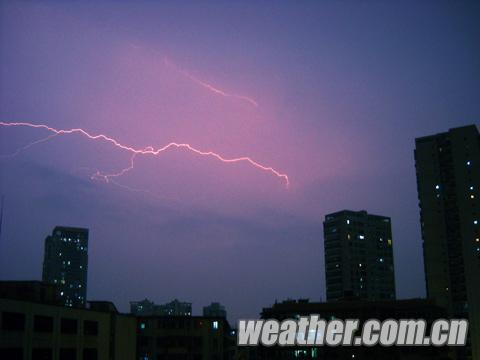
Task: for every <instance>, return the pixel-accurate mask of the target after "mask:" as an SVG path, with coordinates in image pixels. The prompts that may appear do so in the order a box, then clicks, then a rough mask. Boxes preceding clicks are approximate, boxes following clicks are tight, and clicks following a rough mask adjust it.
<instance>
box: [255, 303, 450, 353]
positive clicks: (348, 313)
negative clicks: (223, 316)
mask: <svg viewBox="0 0 480 360" xmlns="http://www.w3.org/2000/svg"><path fill="white" fill-rule="evenodd" d="M312 314H316V315H320V317H321V318H323V319H326V320H333V319H342V320H345V319H359V322H360V325H359V329H362V327H363V324H364V322H365V321H367V320H368V319H379V320H381V321H383V320H386V319H424V320H425V321H426V323H427V329H430V327H431V324H432V323H433V322H434V321H435V320H436V319H438V318H443V317H445V310H444V309H443V308H442V307H440V306H437V305H436V304H435V303H434V301H433V300H425V299H409V300H383V301H364V300H339V301H330V302H326V303H321V302H310V301H309V300H308V299H300V300H286V301H283V302H277V303H275V304H274V305H272V306H270V307H267V308H264V309H263V311H262V313H261V318H262V319H276V320H279V321H282V320H286V319H299V318H300V317H301V316H310V315H312ZM427 331H429V330H427ZM359 333H360V331H359V332H358V333H356V335H358V334H359ZM256 350H257V352H258V354H257V357H256V359H261V360H276V359H292V360H293V359H328V360H331V359H335V360H337V359H338V360H352V359H353V360H357V359H360V360H385V359H389V360H420V359H421V360H444V359H445V360H448V359H451V357H450V355H451V353H452V349H451V348H449V347H448V346H440V347H436V346H381V345H375V346H325V345H323V346H305V345H297V346H279V345H274V346H259V347H258V348H256Z"/></svg>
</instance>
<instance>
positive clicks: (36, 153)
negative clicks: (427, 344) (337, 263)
mask: <svg viewBox="0 0 480 360" xmlns="http://www.w3.org/2000/svg"><path fill="white" fill-rule="evenodd" d="M140 6H141V7H140V10H141V11H138V12H136V11H130V10H133V7H132V6H131V5H129V4H125V5H124V6H123V7H120V8H118V9H115V10H112V9H111V8H110V7H108V6H104V5H97V6H92V7H90V6H88V5H84V4H75V5H71V7H69V6H62V5H60V4H56V5H55V6H54V5H53V3H49V2H45V3H43V4H22V3H12V4H7V3H2V4H1V16H2V24H3V25H2V26H3V28H4V30H5V31H2V38H3V41H2V52H1V54H0V64H1V68H2V80H1V81H0V86H1V87H0V91H1V93H2V96H0V121H2V122H15V121H19V122H30V123H41V124H48V125H50V126H52V127H55V128H57V129H71V128H77V127H79V128H84V129H87V130H88V131H90V132H91V133H93V134H108V135H110V136H112V137H113V138H115V139H119V140H121V142H122V143H125V144H129V145H131V146H134V147H135V148H144V147H146V146H149V145H151V144H153V145H155V146H158V147H160V146H163V145H165V144H168V143H169V142H170V141H184V142H188V143H192V144H194V145H195V148H199V149H205V150H209V151H210V150H211V151H215V152H218V153H219V154H222V155H224V156H226V157H227V158H236V157H239V156H244V155H247V156H250V157H251V158H252V159H255V160H256V161H259V162H260V163H261V164H265V165H267V166H272V167H274V168H275V169H280V171H282V172H284V173H285V174H288V176H289V180H290V186H289V188H288V189H286V188H285V186H284V184H283V183H282V181H278V179H276V178H275V177H272V176H271V174H268V173H264V172H258V171H256V170H255V169H254V168H251V167H249V166H246V164H237V165H235V166H231V165H229V166H228V167H227V166H223V165H222V164H219V163H218V162H217V161H214V159H203V158H198V157H196V156H193V155H192V154H190V153H188V152H182V151H178V152H174V151H172V152H168V153H166V154H165V156H163V157H159V158H158V159H150V158H146V157H145V158H143V157H141V158H138V159H135V161H136V163H135V164H136V168H135V171H131V172H128V173H127V174H126V175H125V176H123V177H121V178H118V179H117V180H118V182H119V183H120V184H121V185H123V186H124V187H123V188H122V187H119V186H115V185H114V184H112V183H105V182H104V181H102V180H101V179H100V180H99V179H93V180H92V179H91V178H90V176H91V175H92V174H95V171H96V170H99V171H103V172H107V173H116V172H118V171H120V170H122V169H125V166H128V165H129V161H130V154H129V153H122V152H114V151H112V149H111V148H109V147H108V146H105V145H104V144H101V143H93V142H89V141H87V140H86V139H83V138H82V137H79V136H70V137H60V136H58V137H55V138H53V139H50V140H49V141H48V142H45V143H39V144H37V145H35V146H33V147H31V148H29V149H26V150H25V151H22V152H20V153H19V154H17V155H16V156H15V157H13V158H9V157H7V158H5V157H3V158H1V159H0V165H1V169H2V174H1V179H0V192H1V193H2V194H4V195H5V207H4V212H3V225H2V237H1V240H0V279H2V280H6V279H39V278H40V270H39V269H41V261H42V257H43V239H44V237H45V236H46V235H47V234H48V233H49V232H50V231H51V229H52V228H53V227H54V226H56V225H66V226H80V227H86V228H89V229H90V256H91V257H90V258H89V262H90V266H89V267H90V268H89V274H91V275H92V274H95V276H91V277H90V278H89V298H92V299H111V300H112V301H114V302H115V303H116V304H117V305H119V307H120V308H121V309H122V310H124V311H126V309H127V308H128V303H129V301H131V300H132V299H142V298H145V297H148V298H151V299H154V300H155V301H158V302H160V303H164V302H167V301H169V300H171V299H172V298H175V297H177V298H179V299H187V300H188V301H191V302H192V303H193V304H196V305H197V306H200V305H203V304H209V303H210V302H211V301H218V302H220V303H221V304H224V305H225V306H226V307H227V309H228V315H229V317H230V316H231V318H232V319H237V318H240V317H256V316H257V315H258V313H259V311H260V309H261V308H262V306H264V305H265V304H268V303H270V304H271V303H273V302H274V301H275V300H276V299H279V300H281V299H285V298H288V297H292V298H310V299H312V300H317V301H318V300H320V298H323V299H325V298H326V296H325V295H326V294H325V283H324V276H323V268H324V262H323V240H322V239H323V235H322V233H323V231H322V219H323V216H324V215H326V214H329V213H331V212H334V211H338V210H341V209H353V210H362V209H366V210H368V211H369V212H372V213H378V214H386V215H387V216H389V217H391V218H392V221H393V224H394V226H393V237H394V239H395V246H394V252H395V254H394V258H395V270H396V271H395V273H396V287H397V297H398V298H400V299H401V298H413V297H424V296H425V284H424V276H423V260H422V258H423V255H422V251H421V234H420V225H419V215H418V207H417V194H416V183H415V168H414V158H413V149H414V146H415V143H414V139H415V138H418V137H420V136H427V135H431V134H436V133H438V132H443V131H447V130H448V129H450V128H453V127H458V126H462V125H467V124H472V123H474V124H475V123H478V121H477V119H478V118H479V115H480V105H479V104H480V102H479V101H478V96H477V95H476V94H479V93H480V91H479V90H480V89H479V85H478V84H479V81H478V80H479V74H478V70H477V67H476V65H475V64H478V60H479V52H478V48H477V46H476V43H475V38H476V37H475V35H478V34H479V26H478V24H477V23H475V22H474V19H475V14H478V5H474V4H467V3H465V4H456V5H452V4H449V3H447V2H444V3H440V5H438V7H435V9H436V10H435V11H434V12H433V13H432V9H431V7H430V6H428V5H427V4H422V5H413V4H408V5H400V4H397V5H392V6H391V7H388V8H387V7H385V6H383V5H377V6H374V5H373V4H363V5H354V4H348V5H345V6H347V8H349V9H350V10H351V11H345V8H342V7H340V6H338V5H336V4H324V5H314V4H312V3H307V4H305V5H304V6H303V7H293V6H292V5H289V4H288V3H283V4H278V5H276V6H272V7H270V6H262V5H257V6H255V7H254V6H253V5H249V4H230V5H227V4H222V5H217V7H216V10H217V11H218V12H219V14H221V15H222V16H220V17H219V19H218V22H210V21H209V20H208V19H209V17H208V16H207V13H206V11H207V10H211V8H209V6H207V7H206V9H201V8H200V7H197V6H195V5H193V4H190V7H188V9H187V7H185V8H182V7H181V6H180V7H179V8H174V7H173V6H172V5H168V4H164V5H154V4H147V3H144V4H141V5H140ZM272 9H273V12H274V13H275V16H272V17H270V18H268V21H264V20H265V15H266V14H270V12H271V11H272ZM412 10H413V11H412ZM146 14H148V15H146ZM198 14H200V15H201V16H197V15H198ZM427 15H428V16H427ZM425 18H427V19H428V21H425ZM458 18H460V19H462V21H457V19H458ZM170 19H175V21H173V20H170ZM365 19H367V20H365ZM369 20H370V21H369ZM247 21H248V24H249V26H243V24H244V23H245V22H247ZM445 23H447V24H448V25H447V26H445ZM27 25H28V26H27ZM59 29H61V30H62V31H58V30H59ZM378 29H382V30H383V31H378ZM299 39H300V40H299ZM432 39H434V41H432ZM246 49H248V50H249V51H245V50H246ZM164 57H165V58H167V59H168V62H166V61H165V59H164ZM172 64H173V65H172ZM7 69H8V70H7ZM209 86H210V87H209ZM452 89H454V91H453V92H452V91H451V90H452ZM215 90H217V91H215ZM247 98H248V99H250V100H253V102H252V101H249V100H246V99H247ZM48 135H49V134H48V133H44V132H42V133H41V134H40V133H37V132H35V131H30V130H29V129H12V128H8V129H7V128H4V127H2V128H0V139H1V141H0V142H1V145H0V154H2V155H8V154H11V153H13V152H15V151H16V150H17V149H19V148H21V147H22V146H25V145H26V144H29V143H31V142H32V141H37V140H39V139H41V138H42V137H44V136H48ZM125 186H128V188H125ZM128 189H130V190H128ZM132 190H133V191H132ZM25 224H27V226H25ZM24 258H27V259H28V262H26V261H23V259H24ZM247 259H248V266H247V267H246V266H245V262H246V261H247ZM265 264H268V266H265ZM292 269H294V270H295V271H293V272H292V271H291V270H292ZM412 274H413V275H412ZM299 278H301V279H303V281H302V282H299V281H298V279H299ZM172 279H173V280H172ZM225 284H227V285H225ZM245 294H254V295H252V296H250V297H246V296H245ZM197 310H199V308H195V309H194V311H197Z"/></svg>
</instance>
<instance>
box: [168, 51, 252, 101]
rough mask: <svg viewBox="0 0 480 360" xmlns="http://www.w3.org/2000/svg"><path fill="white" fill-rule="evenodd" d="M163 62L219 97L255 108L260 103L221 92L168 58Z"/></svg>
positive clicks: (243, 96)
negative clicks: (238, 101)
mask: <svg viewBox="0 0 480 360" xmlns="http://www.w3.org/2000/svg"><path fill="white" fill-rule="evenodd" d="M163 62H164V63H165V65H166V66H168V67H170V68H172V69H175V71H178V72H179V73H180V74H182V75H183V76H185V77H186V78H188V79H190V80H192V81H193V82H194V83H196V84H198V85H200V86H202V87H204V88H205V89H207V90H209V91H211V92H213V93H215V94H217V95H220V96H223V97H230V98H235V99H239V100H242V101H246V102H248V103H249V104H250V105H252V106H255V107H258V103H257V102H256V101H255V100H253V99H252V98H250V97H248V96H245V95H238V94H231V93H227V92H225V91H223V90H220V89H219V88H217V87H215V86H213V85H211V84H209V83H207V82H205V81H203V80H200V79H199V78H197V77H195V76H193V75H192V74H190V73H189V72H188V71H186V70H184V69H181V68H179V67H178V66H176V65H175V64H173V63H172V62H171V61H169V60H168V59H167V58H166V57H165V58H164V59H163Z"/></svg>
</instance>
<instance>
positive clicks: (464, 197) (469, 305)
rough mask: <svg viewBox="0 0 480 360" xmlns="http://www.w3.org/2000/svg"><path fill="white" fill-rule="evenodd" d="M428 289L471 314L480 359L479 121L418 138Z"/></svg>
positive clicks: (456, 310)
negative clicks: (477, 125) (475, 123)
mask: <svg viewBox="0 0 480 360" xmlns="http://www.w3.org/2000/svg"><path fill="white" fill-rule="evenodd" d="M415 143H416V146H415V167H416V172H417V188H418V198H419V205H420V221H421V229H422V238H423V254H424V264H425V277H426V285H427V295H428V296H429V297H430V298H433V299H435V300H436V301H437V303H438V304H440V305H443V306H444V307H445V308H447V309H448V310H449V313H450V316H452V317H464V318H466V317H468V318H469V321H470V330H469V332H470V337H471V349H467V354H465V356H463V357H468V356H469V355H468V352H470V350H471V352H472V356H473V357H472V358H473V359H480V338H479V336H480V286H479V284H480V281H479V279H480V202H479V198H480V192H479V189H480V135H479V132H478V129H477V127H476V126H475V125H470V126H465V127H460V128H455V129H450V130H449V131H448V132H445V133H441V134H436V135H432V136H426V137H421V138H418V139H416V141H415Z"/></svg>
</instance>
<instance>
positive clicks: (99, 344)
mask: <svg viewBox="0 0 480 360" xmlns="http://www.w3.org/2000/svg"><path fill="white" fill-rule="evenodd" d="M113 309H114V307H113ZM135 331H136V319H135V317H132V316H128V315H120V314H118V313H117V312H116V310H112V311H105V310H104V309H102V311H99V310H98V309H96V306H95V305H93V306H92V308H90V309H85V308H84V309H81V308H74V307H65V306H63V305H51V304H44V303H37V302H31V301H22V300H17V299H7V298H0V359H8V360H103V359H105V360H132V359H135V354H136V332H135Z"/></svg>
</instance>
